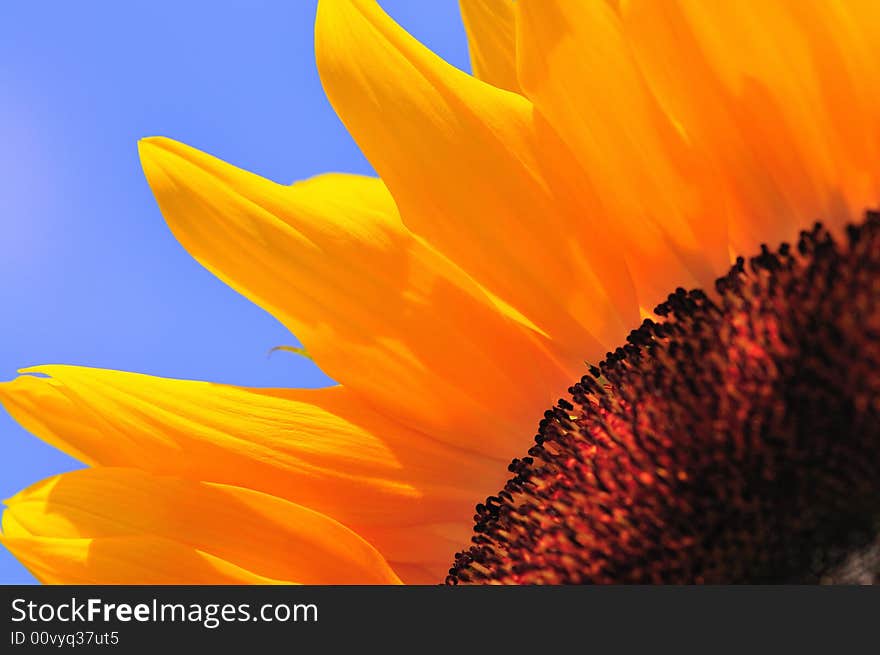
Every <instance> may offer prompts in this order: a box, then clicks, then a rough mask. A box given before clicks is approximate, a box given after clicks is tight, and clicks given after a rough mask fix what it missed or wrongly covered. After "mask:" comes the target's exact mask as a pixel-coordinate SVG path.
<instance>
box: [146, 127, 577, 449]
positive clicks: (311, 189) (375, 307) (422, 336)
mask: <svg viewBox="0 0 880 655" xmlns="http://www.w3.org/2000/svg"><path fill="white" fill-rule="evenodd" d="M140 151H141V160H142V162H143V166H144V171H145V173H146V175H147V179H148V180H149V182H150V185H151V187H152V189H153V191H154V193H155V195H156V198H157V200H158V202H159V206H160V208H161V210H162V213H163V214H164V216H165V218H166V220H167V221H168V223H169V225H170V226H171V229H172V230H173V231H174V233H175V235H176V236H177V238H178V239H179V240H180V241H181V243H182V244H183V245H184V246H185V247H186V248H187V249H188V250H189V252H190V253H191V254H192V255H193V256H194V257H195V258H196V259H198V260H199V261H200V262H201V263H202V264H204V265H205V266H206V267H207V268H208V269H210V270H211V271H213V272H214V273H215V274H217V275H218V276H219V277H220V278H221V279H223V280H224V281H226V282H227V283H228V284H230V285H231V286H232V287H233V288H235V289H237V290H239V291H240V292H242V293H243V294H245V295H246V296H248V297H249V298H251V299H252V300H254V301H255V302H257V303H258V304H260V305H261V306H262V307H264V308H266V309H268V310H269V311H271V312H272V313H273V314H274V315H275V316H277V317H278V318H279V319H280V320H282V321H283V322H284V323H285V325H287V326H288V327H289V328H290V329H291V330H292V331H293V332H294V334H296V336H297V337H298V338H299V339H300V340H301V341H302V342H303V344H304V345H305V347H306V350H307V351H308V353H309V354H310V355H311V356H312V358H313V359H314V360H315V361H316V363H317V364H318V365H319V366H320V367H321V368H322V369H323V370H324V371H325V372H326V373H327V374H328V375H329V376H330V377H332V378H333V379H334V380H336V381H338V382H340V383H342V384H343V385H345V386H346V387H347V388H349V389H351V390H353V391H356V392H357V393H358V395H359V396H360V397H363V398H365V399H366V400H367V401H368V402H370V403H371V404H373V405H374V406H375V407H376V408H377V409H379V410H380V411H381V412H383V413H385V414H387V415H390V416H394V417H395V418H397V419H399V420H400V421H403V422H405V423H407V424H408V425H410V426H411V427H415V428H417V429H419V430H421V431H425V432H429V433H430V434H432V435H434V436H436V437H437V438H439V439H443V440H445V441H447V442H449V443H455V444H459V445H464V446H465V447H467V448H469V449H472V450H480V451H482V452H487V453H491V454H492V455H493V456H506V454H507V451H504V450H502V451H501V452H500V453H499V451H498V448H504V447H505V446H506V445H509V444H510V440H511V438H517V437H518V436H519V437H521V438H528V437H526V434H527V433H530V432H531V431H532V429H533V427H532V423H533V422H534V417H535V416H539V415H540V412H542V411H543V408H544V405H546V404H547V401H548V400H549V399H551V398H555V396H556V395H558V393H559V390H562V389H564V388H565V387H566V386H567V384H569V383H570V380H571V379H572V371H571V369H570V368H568V369H564V368H560V365H559V364H558V363H557V362H556V361H555V360H554V357H553V356H551V354H550V352H549V351H548V350H547V348H548V346H547V344H546V341H547V340H546V338H545V337H542V336H541V335H540V334H537V333H535V332H534V331H533V330H529V329H527V328H525V327H524V325H523V322H522V321H517V320H514V319H513V318H511V315H512V314H511V312H507V313H505V312H502V311H499V308H498V303H497V302H496V301H494V300H493V299H492V298H491V297H490V296H488V295H487V294H486V293H485V292H484V291H483V290H482V289H481V288H479V287H478V286H477V285H476V284H475V283H474V282H473V280H471V279H470V278H469V277H468V276H467V275H465V274H464V273H462V272H461V270H459V269H458V268H457V267H455V266H453V265H452V264H451V263H450V262H449V261H448V260H447V259H445V258H444V257H443V256H441V255H440V254H439V253H438V252H437V251H436V250H434V249H433V248H431V247H429V246H427V245H426V244H425V243H424V242H423V241H422V240H420V239H418V238H416V237H415V236H413V234H412V233H410V232H409V231H408V230H407V229H406V228H405V227H404V226H403V224H402V223H401V222H400V219H399V217H398V215H397V211H396V208H395V206H394V202H393V201H392V199H391V197H390V196H389V194H388V191H387V190H386V189H385V187H384V186H383V184H382V182H381V181H379V180H377V179H373V178H366V177H360V176H354V175H327V176H322V177H319V178H315V179H313V180H309V181H306V182H302V183H298V184H295V185H293V186H292V187H289V186H283V185H279V184H275V183H274V182H271V181H269V180H266V179H264V178H261V177H259V176H257V175H253V174H250V173H247V172H246V171H243V170H241V169H238V168H236V167H234V166H231V165H229V164H226V163H224V162H222V161H220V160H219V159H216V158H214V157H211V156H209V155H206V154H205V153H202V152H199V151H197V150H195V149H193V148H190V147H188V146H185V145H183V144H180V143H176V142H174V141H171V140H168V139H148V140H144V141H142V142H141V145H140ZM487 390H491V391H489V392H488V393H487ZM523 426H525V427H523ZM519 443H521V442H518V444H519Z"/></svg>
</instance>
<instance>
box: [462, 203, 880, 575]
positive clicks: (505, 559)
mask: <svg viewBox="0 0 880 655" xmlns="http://www.w3.org/2000/svg"><path fill="white" fill-rule="evenodd" d="M716 288H717V291H718V293H717V295H715V296H714V297H712V298H710V297H709V296H708V295H707V294H705V293H703V292H702V291H698V290H697V291H690V292H686V291H685V290H683V289H678V290H677V291H676V292H675V293H674V294H672V295H670V296H669V299H668V300H667V301H666V302H665V303H663V304H662V305H660V306H659V307H657V309H656V310H655V312H656V314H657V315H659V316H661V317H663V320H662V321H661V322H654V321H650V320H646V321H645V322H644V323H643V324H642V326H641V327H640V328H638V329H637V330H635V331H633V332H632V333H631V334H630V335H629V337H628V339H627V344H626V345H624V346H623V347H621V348H618V349H617V350H616V351H615V352H613V353H608V355H607V357H606V359H605V360H604V361H603V362H602V363H601V364H600V365H599V366H598V367H592V368H591V369H590V374H589V375H586V376H584V377H583V378H582V379H581V381H580V382H578V383H577V384H575V385H574V386H573V387H571V388H570V389H569V393H570V394H571V396H570V398H569V399H568V400H565V399H562V400H560V401H559V403H558V404H557V405H556V407H554V408H553V409H551V410H549V411H547V412H546V413H545V415H544V419H543V420H542V421H541V423H540V428H539V433H538V435H537V437H536V438H535V441H536V445H535V446H534V447H532V448H531V449H530V450H529V452H528V456H527V457H523V458H522V459H516V460H514V461H513V463H512V464H511V465H510V471H511V473H512V474H513V475H512V477H511V479H510V480H509V481H508V482H507V484H506V485H505V487H504V489H503V490H502V491H500V492H499V493H498V495H496V496H492V497H489V498H488V499H487V500H486V502H485V503H481V504H480V505H477V514H476V516H475V521H476V525H475V528H474V533H475V534H474V536H473V538H472V545H471V546H470V547H469V548H468V549H467V550H466V551H464V552H460V553H458V554H456V556H455V563H454V565H453V566H452V568H451V569H450V575H449V577H448V578H447V582H449V583H452V584H456V583H459V582H463V583H526V584H530V583H543V584H557V583H741V582H749V583H767V582H773V583H775V582H795V583H800V582H872V581H878V580H880V538H878V534H880V213H876V212H869V213H868V214H867V217H866V220H865V221H864V223H862V224H861V225H859V226H850V227H849V228H848V229H847V243H846V244H845V245H840V244H838V243H836V242H835V240H834V239H833V238H832V236H831V235H830V234H829V232H828V231H826V230H825V229H824V228H822V226H821V225H819V224H817V225H816V226H815V228H814V229H813V230H811V231H808V232H802V233H801V235H800V239H799V241H798V244H797V247H796V248H793V247H791V246H789V245H788V244H783V245H782V246H781V247H780V248H779V249H778V250H777V251H776V252H771V251H770V250H768V249H767V248H766V247H763V248H762V251H761V254H759V255H758V256H757V257H754V258H752V259H751V260H749V262H748V263H746V262H745V261H744V260H743V259H740V260H738V261H737V263H736V265H735V266H734V267H733V268H732V270H731V271H730V273H729V274H728V275H727V276H725V277H723V278H721V279H719V280H718V281H717V282H716Z"/></svg>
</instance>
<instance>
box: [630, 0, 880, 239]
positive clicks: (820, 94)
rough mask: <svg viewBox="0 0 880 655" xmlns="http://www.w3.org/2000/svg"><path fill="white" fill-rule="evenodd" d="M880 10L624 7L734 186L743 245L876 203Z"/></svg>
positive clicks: (690, 126)
mask: <svg viewBox="0 0 880 655" xmlns="http://www.w3.org/2000/svg"><path fill="white" fill-rule="evenodd" d="M878 11H880V10H878V4H877V3H876V2H871V1H867V2H840V3H836V2H794V1H791V2H779V1H775V2H757V3H750V4H749V5H748V9H747V10H743V7H742V6H741V5H739V4H738V3H732V2H702V1H700V0H696V1H694V2H691V1H682V2H652V1H651V0H633V1H631V2H628V3H625V4H624V11H623V12H622V14H623V17H624V24H625V30H626V33H627V37H628V40H629V42H630V44H631V47H632V50H633V52H634V53H635V54H636V57H637V59H638V61H639V64H640V67H641V69H642V71H643V74H644V76H645V79H646V80H647V81H648V83H649V84H650V86H651V88H652V90H653V92H654V94H655V95H656V97H657V98H658V99H659V101H660V102H661V104H662V105H663V106H664V108H665V110H666V111H667V112H668V113H669V114H670V115H672V116H675V118H676V120H678V121H679V122H680V123H681V124H682V125H683V127H684V129H685V130H686V131H687V133H688V134H689V135H690V137H691V141H692V143H693V144H694V145H695V147H697V148H700V149H701V150H702V151H703V153H704V155H705V156H706V158H707V159H709V160H710V161H712V163H713V165H714V167H716V168H717V169H718V170H719V171H720V172H721V178H722V179H723V180H724V181H725V183H726V184H725V186H724V188H723V189H719V192H720V193H722V194H723V195H725V196H726V199H727V202H728V204H729V206H730V207H731V208H732V209H733V211H732V213H731V217H730V218H731V220H730V233H731V240H732V243H733V247H734V249H735V250H736V251H738V252H751V251H753V250H754V249H755V248H756V246H757V244H759V243H761V242H768V243H771V244H774V243H778V242H779V241H782V240H790V239H792V238H793V237H794V236H795V235H796V234H797V232H798V230H799V229H803V228H805V227H807V226H809V225H811V224H812V223H813V222H814V221H815V220H817V219H821V220H823V221H825V222H826V223H830V224H831V225H841V224H842V223H843V222H845V221H847V220H850V219H853V218H857V217H859V216H860V215H861V212H862V211H863V210H864V209H865V208H866V207H868V206H876V203H877V200H878V198H880V93H878V89H880V85H878V82H880V66H878V63H877V62H878V57H877V55H876V43H877V41H876V39H877V36H878V34H877V31H878V30H877V27H876V26H877V24H878V19H880V15H878ZM872 31H873V33H872Z"/></svg>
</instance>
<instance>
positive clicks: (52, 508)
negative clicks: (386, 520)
mask: <svg viewBox="0 0 880 655" xmlns="http://www.w3.org/2000/svg"><path fill="white" fill-rule="evenodd" d="M3 535H4V536H3V542H4V543H5V544H6V545H7V546H8V547H9V548H10V550H12V551H13V552H14V553H16V555H18V556H19V557H20V558H21V560H22V561H23V562H24V563H25V564H26V565H28V567H29V568H31V570H33V571H34V573H35V574H37V575H38V576H39V577H41V578H42V579H43V580H44V581H46V582H61V583H75V582H101V583H104V584H114V583H115V584H160V583H162V582H169V581H173V582H174V583H175V584H187V583H190V584H196V583H203V584H204V583H215V584H221V583H245V582H267V581H275V582H293V583H303V584H317V583H322V584H394V583H396V582H398V581H399V580H398V578H397V576H396V575H395V574H394V572H393V571H392V570H391V568H390V567H389V566H388V564H387V563H386V562H385V560H384V559H383V558H382V556H381V555H380V554H379V553H378V552H377V551H376V550H375V549H374V548H373V547H372V546H370V545H369V544H368V543H367V542H366V541H364V540H363V539H362V538H361V537H359V536H358V535H357V534H355V533H354V532H352V531H351V530H348V529H347V528H345V527H343V526H342V525H340V524H339V523H337V522H336V521H333V520H332V519H330V518H328V517H326V516H324V515H322V514H320V513H318V512H315V511H312V510H310V509H307V508H305V507H302V506H299V505H295V504H293V503H290V502H288V501H285V500H282V499H280V498H276V497H273V496H269V495H267V494H263V493H259V492H256V491H252V490H249V489H241V488H238V487H231V486H227V485H218V484H208V483H204V482H195V481H190V480H180V479H176V478H171V477H163V476H156V475H152V474H148V473H145V472H143V471H136V470H133V469H119V468H95V469H85V470H82V471H75V472H73V473H66V474H64V475H60V476H56V477H54V478H49V479H48V480H45V481H43V482H40V483H37V484H35V485H33V486H32V487H30V488H28V489H26V490H24V491H22V492H20V493H18V494H17V495H15V496H14V497H13V498H11V499H10V500H8V501H7V509H6V511H5V512H4V514H3Z"/></svg>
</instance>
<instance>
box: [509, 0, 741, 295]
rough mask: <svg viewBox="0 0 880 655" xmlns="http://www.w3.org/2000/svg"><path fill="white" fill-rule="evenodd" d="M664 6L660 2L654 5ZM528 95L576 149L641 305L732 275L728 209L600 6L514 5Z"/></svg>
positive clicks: (534, 0)
mask: <svg viewBox="0 0 880 655" xmlns="http://www.w3.org/2000/svg"><path fill="white" fill-rule="evenodd" d="M657 4H662V3H657ZM517 58H518V66H519V80H520V84H521V86H522V88H523V91H524V93H525V95H526V96H527V97H528V98H529V99H531V100H532V101H533V102H534V103H535V106H536V107H537V109H538V110H539V111H540V112H541V114H542V115H544V116H545V117H547V119H548V120H549V121H550V123H552V125H553V126H554V127H555V128H556V129H557V130H558V131H559V133H560V134H561V135H562V136H563V138H564V139H565V140H566V141H567V142H568V143H569V144H570V145H571V146H572V148H573V149H574V152H575V154H576V156H577V157H578V160H579V162H580V165H581V167H582V169H583V171H584V174H585V175H586V177H587V178H588V179H589V180H591V182H592V184H593V186H594V187H595V188H596V189H597V193H598V194H599V197H600V200H601V202H602V205H603V210H604V211H603V214H602V220H604V221H606V222H608V223H609V224H612V225H614V226H615V227H616V228H617V231H618V239H619V240H618V243H617V246H618V248H620V249H622V250H623V251H624V252H625V253H626V258H627V263H628V264H629V267H630V270H631V271H632V274H633V276H634V279H635V281H636V284H637V288H638V292H639V301H640V303H641V304H643V305H644V306H647V307H653V306H654V305H655V304H656V303H657V302H659V301H661V300H663V299H664V298H665V294H667V293H668V292H669V290H671V289H674V288H675V287H677V286H679V285H681V286H691V285H693V284H700V285H704V284H706V283H711V282H712V281H714V278H715V277H717V276H718V275H721V274H722V273H723V272H725V271H726V269H727V268H728V267H729V259H728V252H727V233H726V223H725V216H724V212H723V209H722V208H721V206H720V205H719V203H718V202H717V199H716V193H715V191H714V188H713V185H714V181H713V179H712V177H711V175H710V174H709V173H710V172H709V171H708V170H707V169H706V166H705V163H704V161H703V159H702V158H700V157H698V156H696V154H695V153H694V152H693V150H692V149H691V148H690V147H689V145H688V144H687V142H686V139H685V136H684V135H682V134H681V133H680V131H679V130H678V129H677V126H676V125H675V124H674V123H673V122H671V121H670V120H669V119H668V117H667V116H666V115H664V113H663V112H662V111H661V108H660V107H659V106H658V105H657V103H656V102H655V101H654V99H653V97H652V96H651V93H650V90H649V89H648V87H647V86H646V85H645V84H644V81H643V80H642V78H641V76H640V74H639V71H638V69H637V67H636V65H635V62H634V61H633V59H632V57H631V55H630V52H629V50H628V48H627V45H626V43H625V40H624V38H623V34H622V31H621V28H620V18H619V16H618V13H617V11H616V9H614V8H613V7H612V6H611V5H609V4H608V3H604V2H567V1H566V0H522V1H521V2H518V3H517Z"/></svg>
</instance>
